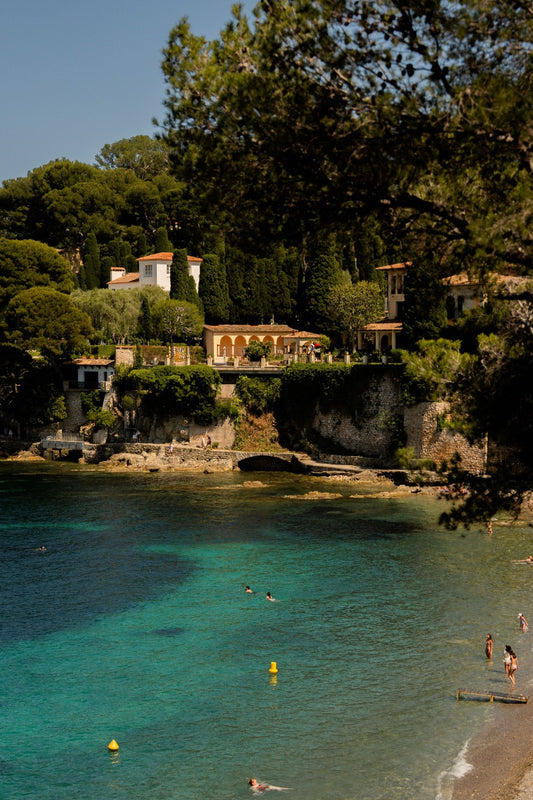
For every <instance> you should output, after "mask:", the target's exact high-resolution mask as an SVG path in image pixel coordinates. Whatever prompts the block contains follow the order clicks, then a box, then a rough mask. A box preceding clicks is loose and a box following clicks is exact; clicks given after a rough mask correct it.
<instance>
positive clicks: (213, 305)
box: [198, 253, 229, 325]
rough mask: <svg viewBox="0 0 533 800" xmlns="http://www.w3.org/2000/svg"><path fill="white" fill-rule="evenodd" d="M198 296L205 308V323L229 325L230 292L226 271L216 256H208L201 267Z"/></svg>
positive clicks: (204, 258)
mask: <svg viewBox="0 0 533 800" xmlns="http://www.w3.org/2000/svg"><path fill="white" fill-rule="evenodd" d="M198 294H199V295H200V299H201V301H202V304H203V308H204V315H205V321H206V322H207V323H209V324H210V325H218V324H221V323H227V322H228V319H229V290H228V282H227V280H226V270H225V268H224V265H223V264H221V263H220V259H219V257H218V256H217V255H215V254H213V253H212V254H207V255H205V256H204V257H203V259H202V264H201V266H200V280H199V283H198Z"/></svg>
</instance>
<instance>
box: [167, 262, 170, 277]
mask: <svg viewBox="0 0 533 800" xmlns="http://www.w3.org/2000/svg"><path fill="white" fill-rule="evenodd" d="M168 275H170V264H167V276H168Z"/></svg>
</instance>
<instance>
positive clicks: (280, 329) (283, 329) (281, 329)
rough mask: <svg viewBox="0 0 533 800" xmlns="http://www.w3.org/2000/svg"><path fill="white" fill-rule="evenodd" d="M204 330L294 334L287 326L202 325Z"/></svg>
mask: <svg viewBox="0 0 533 800" xmlns="http://www.w3.org/2000/svg"><path fill="white" fill-rule="evenodd" d="M204 328H205V330H208V331H213V333H258V332H259V331H261V332H264V333H294V332H295V331H294V328H289V326H288V325H204Z"/></svg>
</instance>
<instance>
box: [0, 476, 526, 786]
mask: <svg viewBox="0 0 533 800" xmlns="http://www.w3.org/2000/svg"><path fill="white" fill-rule="evenodd" d="M444 504H445V501H441V500H439V499H438V498H435V497H431V496H429V495H425V494H411V493H406V494H405V495H402V496H390V495H387V494H383V493H382V492H381V491H380V489H379V487H370V486H366V485H359V484H358V483H347V482H334V481H331V480H325V479H323V478H312V477H305V476H296V475H292V474H289V473H241V472H230V473H215V474H192V473H178V472H172V473H170V472H166V473H162V472H160V473H133V474H129V473H125V472H123V473H111V472H106V471H103V470H101V469H99V468H95V467H83V466H80V465H67V464H57V463H55V464H54V463H50V464H47V463H45V464H33V463H16V462H3V463H1V464H0V513H1V516H0V536H1V538H0V542H1V561H2V572H1V576H2V577H1V581H0V593H1V616H0V626H1V637H0V642H1V648H0V742H1V748H0V797H1V798H2V799H3V800H25V799H26V798H28V800H114V799H115V798H116V800H204V799H205V800H214V799H216V800H245V798H250V797H253V796H255V795H254V793H253V792H252V790H251V788H250V786H249V785H248V780H249V779H250V778H251V777H255V778H257V779H258V780H259V781H260V782H266V783H268V784H271V785H274V786H277V787H286V789H287V791H284V792H280V793H279V794H280V795H281V796H284V797H286V798H287V800H289V798H290V800H363V799H364V800H449V798H450V797H451V794H452V790H453V784H454V780H455V779H456V778H457V777H458V776H460V775H461V774H463V773H464V772H465V771H466V770H467V769H468V768H469V762H468V747H469V743H470V742H471V740H472V737H473V736H475V734H476V732H478V731H479V730H481V729H482V728H483V727H484V726H486V725H487V724H490V722H491V715H493V714H494V713H495V712H494V708H495V706H496V704H490V703H482V702H468V701H458V700H457V699H456V691H457V689H458V688H464V687H468V688H477V689H483V690H486V689H490V690H491V691H505V692H506V691H509V689H510V686H509V683H508V681H506V678H505V676H504V674H503V664H502V653H503V647H504V644H507V643H510V644H511V646H513V647H514V649H515V650H516V652H517V655H518V658H519V662H520V664H521V666H523V665H524V666H525V665H527V664H529V663H530V662H531V660H532V658H531V641H530V638H529V633H528V634H521V633H520V631H519V627H518V621H517V615H518V614H519V613H520V612H523V613H524V614H525V615H526V617H528V616H533V608H532V604H533V595H532V593H531V582H532V580H533V566H528V565H520V564H514V563H513V561H514V560H516V559H520V558H524V557H525V556H527V555H528V554H529V552H530V551H532V550H533V542H532V535H533V529H532V528H529V527H525V526H524V527H520V526H514V525H510V524H508V520H504V519H502V520H496V521H495V524H494V533H493V535H492V536H490V537H489V535H488V534H487V530H486V528H484V527H480V526H472V527H471V528H470V529H468V530H464V529H460V530H457V531H447V530H445V529H444V528H442V527H441V526H439V524H438V517H439V514H440V513H441V512H442V511H443V510H444V508H445V505H444ZM41 547H43V548H45V549H44V550H41V549H40V548H41ZM247 585H248V586H250V587H251V589H252V590H253V593H247V592H246V591H245V587H246V586H247ZM268 591H269V592H271V594H272V596H273V598H274V601H273V602H268V601H267V600H266V599H265V598H266V593H267V592H268ZM488 632H490V633H491V634H492V636H493V638H494V641H495V650H494V659H493V661H491V662H489V661H487V659H486V657H485V654H484V642H485V637H486V634H487V633H488ZM275 670H277V672H276V671H275ZM518 674H519V678H518V679H517V690H516V691H521V692H524V691H526V690H527V689H528V687H529V688H531V679H530V677H528V670H527V669H524V670H521V671H519V673H518ZM113 741H115V742H116V743H117V744H118V748H119V749H118V750H115V751H112V750H109V747H108V745H109V744H110V743H111V742H113ZM276 794H278V793H276ZM273 795H274V792H269V796H270V797H272V796H273ZM274 796H275V795H274Z"/></svg>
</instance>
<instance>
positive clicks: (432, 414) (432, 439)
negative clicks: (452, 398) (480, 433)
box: [404, 403, 487, 472]
mask: <svg viewBox="0 0 533 800" xmlns="http://www.w3.org/2000/svg"><path fill="white" fill-rule="evenodd" d="M448 412H449V405H448V403H419V404H418V405H416V406H413V407H412V408H406V409H405V410H404V428H405V433H406V436H407V441H406V446H407V447H412V448H413V451H414V456H415V458H417V459H418V458H424V459H426V458H427V459H430V460H431V461H434V462H435V464H436V465H437V467H438V468H440V467H441V465H442V463H443V462H446V463H447V464H448V465H449V464H450V462H451V460H452V458H453V456H454V455H455V454H456V453H459V455H460V456H461V465H462V467H464V468H465V469H468V470H471V471H472V472H484V471H485V470H486V467H487V444H486V442H485V443H484V444H483V445H482V446H478V445H471V444H470V443H469V442H468V441H467V439H466V438H465V437H464V436H463V435H462V434H460V433H457V432H456V431H453V430H451V429H449V428H446V427H444V428H443V427H442V422H443V420H445V418H446V415H447V413H448Z"/></svg>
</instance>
